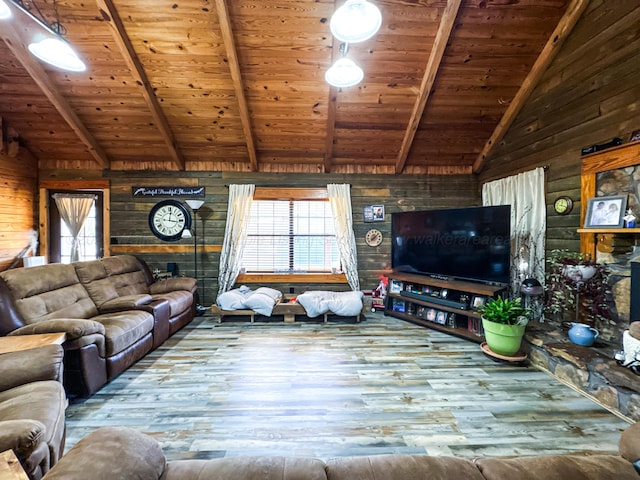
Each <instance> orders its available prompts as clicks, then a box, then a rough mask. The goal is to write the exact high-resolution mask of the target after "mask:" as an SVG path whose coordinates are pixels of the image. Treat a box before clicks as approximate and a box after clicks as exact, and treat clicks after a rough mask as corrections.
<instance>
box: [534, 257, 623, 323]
mask: <svg viewBox="0 0 640 480" xmlns="http://www.w3.org/2000/svg"><path fill="white" fill-rule="evenodd" d="M609 275H610V272H609V268H608V267H607V266H606V265H603V264H599V263H596V262H594V261H593V260H591V258H590V256H589V255H586V254H583V253H579V252H570V251H567V250H552V251H551V252H550V255H549V256H548V257H547V275H546V290H547V296H546V300H545V310H546V312H547V313H549V314H551V315H553V316H556V317H557V318H558V320H559V321H560V322H564V321H569V322H576V323H584V324H586V325H589V326H591V327H596V328H598V329H602V327H604V326H606V325H608V324H610V323H611V322H612V321H613V317H612V312H611V308H610V307H609V305H608V298H609V296H610V295H611V288H610V287H609Z"/></svg>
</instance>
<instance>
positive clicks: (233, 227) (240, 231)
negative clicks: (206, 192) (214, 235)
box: [218, 185, 256, 295]
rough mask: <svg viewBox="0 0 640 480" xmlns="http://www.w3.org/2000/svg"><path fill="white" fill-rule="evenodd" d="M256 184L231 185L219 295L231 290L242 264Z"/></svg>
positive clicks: (221, 254)
mask: <svg viewBox="0 0 640 480" xmlns="http://www.w3.org/2000/svg"><path fill="white" fill-rule="evenodd" d="M255 189H256V187H255V185H229V206H228V208H227V225H226V226H225V229H224V242H223V244H222V252H221V253H220V267H219V274H218V295H220V294H221V293H224V292H226V291H228V290H231V287H233V284H234V283H235V281H236V278H238V274H239V273H240V267H241V265H242V252H243V251H244V245H245V242H246V240H247V226H248V225H249V216H250V215H251V204H252V203H253V192H254V191H255Z"/></svg>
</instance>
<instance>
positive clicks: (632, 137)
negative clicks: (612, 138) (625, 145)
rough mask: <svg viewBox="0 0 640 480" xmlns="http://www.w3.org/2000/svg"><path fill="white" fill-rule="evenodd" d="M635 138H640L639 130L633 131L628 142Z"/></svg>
mask: <svg viewBox="0 0 640 480" xmlns="http://www.w3.org/2000/svg"><path fill="white" fill-rule="evenodd" d="M636 140H640V130H636V131H634V132H633V133H632V134H631V137H630V138H629V141H630V142H635V141H636Z"/></svg>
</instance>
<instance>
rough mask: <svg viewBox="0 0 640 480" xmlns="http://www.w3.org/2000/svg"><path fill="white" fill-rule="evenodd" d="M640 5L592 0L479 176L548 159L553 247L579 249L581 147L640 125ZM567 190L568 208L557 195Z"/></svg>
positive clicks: (540, 163) (485, 178)
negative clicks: (559, 205)
mask: <svg viewBox="0 0 640 480" xmlns="http://www.w3.org/2000/svg"><path fill="white" fill-rule="evenodd" d="M639 24H640V8H638V2H634V1H626V0H625V1H615V2H613V1H608V2H603V1H593V2H591V4H590V6H589V7H588V8H587V10H586V11H585V13H584V14H583V16H582V18H581V19H580V20H579V22H578V23H577V24H576V26H575V28H574V31H573V32H572V34H571V36H570V37H569V38H568V39H567V41H566V43H565V44H564V45H563V47H562V49H561V51H560V52H559V54H558V56H557V57H556V59H555V60H554V62H553V63H552V65H551V66H550V68H549V69H548V71H547V72H546V74H545V75H544V77H543V78H542V81H541V82H540V84H539V85H538V86H537V88H536V89H535V90H534V92H533V94H532V96H531V98H530V99H529V101H528V102H527V104H526V105H525V107H524V108H523V110H522V111H521V113H520V114H519V115H518V117H517V119H516V121H515V122H514V125H513V126H512V127H511V128H510V129H509V131H508V133H507V135H506V136H505V138H504V140H503V141H502V142H501V144H500V145H499V146H498V147H496V150H495V151H494V153H493V154H491V156H490V157H489V162H488V168H486V169H485V170H484V171H483V172H482V173H481V175H480V183H481V184H482V183H483V182H485V181H488V180H493V179H497V178H502V177H505V176H508V175H512V174H515V173H519V172H521V171H526V170H529V169H532V168H534V167H536V166H543V165H548V166H549V169H548V171H547V227H548V228H547V249H548V250H549V249H554V248H567V249H570V250H573V251H579V249H580V242H579V236H578V234H577V233H576V229H577V228H578V227H579V223H580V218H579V216H580V168H581V149H582V148H583V147H587V146H590V145H593V144H600V143H604V142H607V141H609V140H611V139H612V138H613V137H620V138H622V139H623V141H624V142H627V141H628V140H629V138H630V134H631V132H632V131H634V130H638V129H640V81H639V80H638V79H640V30H638V28H637V26H638V25H639ZM560 195H569V196H570V197H571V198H572V199H573V200H574V202H575V204H574V208H573V211H572V212H571V214H570V215H568V216H559V215H556V214H555V213H554V212H553V208H552V206H553V202H554V200H555V199H556V198H557V197H558V196H560Z"/></svg>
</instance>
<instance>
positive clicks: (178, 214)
mask: <svg viewBox="0 0 640 480" xmlns="http://www.w3.org/2000/svg"><path fill="white" fill-rule="evenodd" d="M149 228H151V231H152V232H153V234H154V235H155V236H156V237H158V238H159V239H160V240H164V241H165V242H175V241H176V240H180V239H181V238H182V232H183V231H184V230H185V229H188V228H191V214H190V213H189V210H187V208H186V207H185V206H184V205H183V204H182V203H180V202H179V201H177V200H163V201H161V202H158V203H156V204H155V205H154V206H153V208H152V209H151V211H150V212H149Z"/></svg>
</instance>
